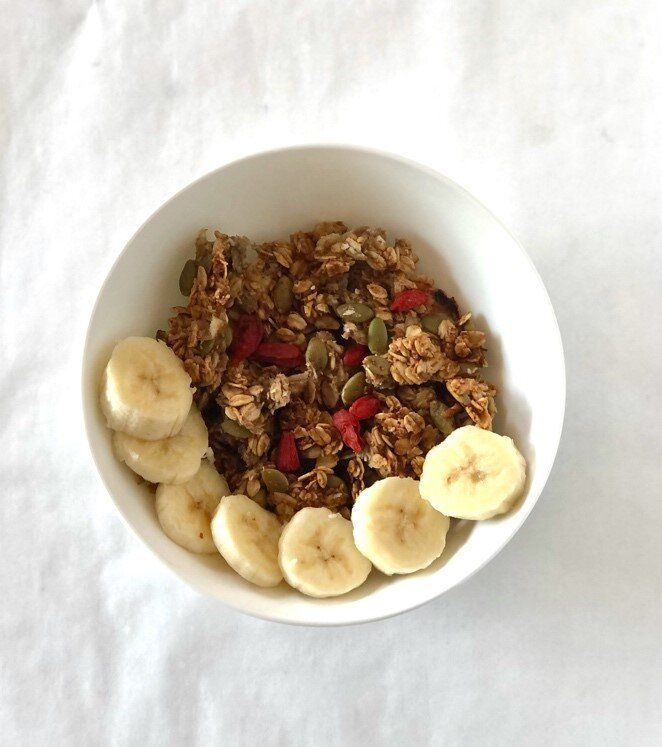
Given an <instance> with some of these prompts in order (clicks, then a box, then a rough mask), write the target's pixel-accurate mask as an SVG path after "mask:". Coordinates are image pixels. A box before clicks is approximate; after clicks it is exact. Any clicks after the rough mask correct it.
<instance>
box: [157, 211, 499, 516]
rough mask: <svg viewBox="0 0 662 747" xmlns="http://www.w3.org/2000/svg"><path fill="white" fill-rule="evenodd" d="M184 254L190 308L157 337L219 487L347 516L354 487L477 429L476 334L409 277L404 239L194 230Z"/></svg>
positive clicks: (338, 229)
mask: <svg viewBox="0 0 662 747" xmlns="http://www.w3.org/2000/svg"><path fill="white" fill-rule="evenodd" d="M195 247H196V252H195V259H191V260H189V261H188V262H187V263H186V265H185V266H184V270H183V271H182V276H181V278H180V289H181V290H182V293H184V294H185V295H188V304H187V305H186V306H179V307H176V308H175V309H174V310H173V311H174V316H173V317H172V318H171V319H170V320H169V325H168V330H167V331H159V332H158V333H157V337H159V338H161V339H164V340H165V341H166V342H167V344H168V345H169V346H170V347H171V348H172V349H173V351H174V352H175V353H176V354H177V355H178V356H179V357H180V358H181V359H182V361H183V363H184V366H185V368H186V371H187V372H188V373H189V375H190V376H191V379H192V380H193V384H194V386H195V387H196V394H195V400H196V402H197V404H198V406H199V408H200V410H201V412H202V414H203V417H204V419H205V422H206V423H207V427H208V429H209V434H210V446H211V448H212V450H213V452H214V458H215V462H216V466H217V468H218V470H219V472H221V473H222V474H224V475H225V476H226V478H227V480H228V482H229V484H230V486H231V487H232V489H233V491H235V492H238V493H243V494H246V495H248V496H249V497H251V498H253V499H254V500H256V501H258V502H260V503H261V504H262V505H265V506H266V507H268V508H270V509H271V510H273V511H274V512H275V513H276V514H277V515H278V516H279V517H280V518H281V520H283V521H286V520H288V519H289V518H291V516H292V515H293V514H294V513H296V511H298V510H299V509H301V508H303V507H304V506H326V507H328V508H330V509H332V510H334V511H339V512H341V513H342V514H344V515H345V516H349V510H350V509H351V505H352V503H353V500H354V499H355V498H356V496H357V495H358V493H359V492H360V491H361V490H362V489H363V487H365V486H366V485H370V484H371V483H372V482H374V481H375V480H377V479H379V478H381V477H388V476H394V475H395V476H413V477H418V476H419V475H420V473H421V469H422V465H423V460H424V457H425V454H426V453H427V451H428V450H429V449H431V448H432V447H433V446H434V445H436V444H437V443H439V442H440V441H442V440H443V439H444V438H445V437H446V436H447V435H448V433H450V432H451V431H452V430H453V429H454V428H457V427H459V426H460V425H463V424H464V423H466V422H469V421H473V422H474V423H475V424H477V425H478V426H480V427H481V428H486V429H491V427H492V418H493V416H494V413H495V412H496V409H495V406H494V397H495V394H496V390H495V388H494V387H493V386H492V385H491V384H488V383H486V382H485V381H483V380H482V379H481V377H480V371H481V369H482V368H483V367H485V365H486V362H485V350H486V341H485V335H484V333H483V332H480V331H478V330H476V329H474V327H473V323H472V318H471V314H468V313H466V314H463V315H462V314H460V311H459V309H458V307H457V304H456V303H455V300H454V299H453V298H451V297H449V296H447V295H446V294H445V293H444V292H443V291H441V290H439V289H435V288H434V284H433V281H432V280H431V279H430V278H428V277H426V276H424V275H421V274H418V273H417V272H416V263H417V258H416V255H415V254H414V251H413V249H412V247H411V245H410V244H409V242H408V241H406V240H404V239H398V240H396V241H395V242H393V243H390V242H389V241H388V239H387V236H386V233H385V232H384V231H383V230H381V229H375V228H369V227H365V226H364V227H360V228H357V229H354V230H353V231H350V230H349V229H348V228H347V226H346V225H345V224H344V223H342V222H340V221H333V222H325V223H320V224H318V225H317V226H315V227H314V228H313V230H312V231H307V232H304V231H299V232H297V233H295V234H292V236H290V238H289V240H288V241H272V242H267V243H263V244H254V243H252V242H251V241H249V239H247V238H245V237H243V236H226V235H224V234H222V233H220V232H219V231H216V232H214V234H213V237H209V236H208V234H207V231H206V230H202V231H200V233H199V235H198V237H197V239H196V242H195ZM274 475H275V477H274ZM269 476H270V479H266V478H267V477H269Z"/></svg>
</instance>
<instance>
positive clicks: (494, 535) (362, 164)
mask: <svg viewBox="0 0 662 747" xmlns="http://www.w3.org/2000/svg"><path fill="white" fill-rule="evenodd" d="M327 219H328V220H333V219H342V220H343V221H345V222H346V223H347V224H349V225H351V226H358V225H364V224H367V225H372V226H382V227H383V228H385V229H386V230H387V231H388V232H389V235H390V236H397V237H400V236H403V237H407V238H409V239H411V240H412V242H413V244H414V247H415V249H416V250H417V252H418V254H419V256H420V258H421V264H420V266H421V268H422V269H423V270H424V271H426V272H428V273H429V274H430V275H432V276H433V277H434V278H435V280H436V281H437V284H438V286H439V287H441V288H443V289H444V290H446V291H447V292H449V293H451V294H453V295H455V296H456V298H457V299H458V301H459V303H460V306H461V308H463V309H470V310H472V311H473V312H474V315H475V317H476V318H477V321H478V327H479V328H481V329H485V330H486V332H487V333H488V345H489V350H488V356H489V362H490V369H489V372H488V373H489V378H490V379H491V380H492V381H494V382H495V383H496V384H497V385H498V387H499V390H500V395H499V398H498V406H499V410H500V412H499V415H498V417H497V420H496V424H495V430H497V431H498V432H500V433H505V434H507V435H510V436H512V437H513V438H514V439H515V441H516V443H517V444H518V446H519V448H520V449H521V451H522V452H523V453H524V455H525V457H526V459H527V462H528V474H529V476H528V483H527V489H526V495H525V496H524V499H523V500H522V501H521V503H520V504H519V505H518V506H517V507H516V508H515V509H514V510H513V511H511V512H510V513H509V514H507V515H506V516H504V517H501V518H499V519H496V520H492V521H485V522H480V523H476V524H471V523H467V522H463V524H460V525H458V527H457V528H456V529H455V531H453V533H452V534H451V535H450V536H449V540H448V544H447V546H446V549H445V551H444V553H443V555H442V557H441V558H440V559H439V560H437V561H436V562H435V563H433V564H432V566H430V567H429V568H428V569H426V570H424V571H420V572H418V573H415V574H412V575H410V576H401V577H393V578H387V577H386V576H383V575H381V574H380V573H378V572H377V571H374V570H373V572H372V573H371V575H370V577H369V579H368V581H367V582H366V583H365V584H364V585H363V586H362V587H360V588H359V589H356V590H355V591H354V592H352V593H350V594H347V595H346V596H343V597H338V598H336V599H326V600H318V599H311V598H308V597H305V596H303V595H301V594H299V593H297V592H295V591H293V590H292V589H290V588H289V587H287V586H286V585H285V584H284V583H283V584H281V585H280V586H279V587H278V588H276V589H260V588H257V587H256V586H251V585H250V584H249V583H247V582H245V581H244V580H243V579H242V578H240V577H239V576H238V575H236V574H235V573H234V572H233V571H232V570H230V569H229V568H228V566H227V565H226V564H225V563H224V561H223V560H222V558H221V557H220V556H218V557H207V556H199V555H194V554H192V553H189V552H186V551H185V550H183V549H182V548H180V547H178V546H177V545H175V544H174V543H173V542H171V541H170V540H169V539H168V538H167V537H166V536H165V535H164V534H163V532H162V531H161V529H160V527H159V524H158V521H157V519H156V515H155V512H154V507H153V504H154V499H153V495H152V494H151V493H150V492H149V491H148V490H146V489H145V488H143V487H140V486H138V485H137V484H136V480H135V479H134V475H133V474H132V473H131V472H129V470H128V469H126V468H125V467H124V466H123V465H121V464H120V463H119V462H118V461H117V460H116V459H115V457H114V456H113V451H112V448H111V439H110V433H109V431H108V430H107V429H106V426H105V424H104V421H103V418H102V416H101V412H100V410H99V406H98V389H99V381H100V378H101V372H102V370H103V367H104V365H105V363H106V361H107V360H108V357H109V354H110V351H111V350H112V348H113V345H114V344H115V343H116V342H117V341H118V340H120V339H121V338H123V337H126V336H127V335H153V334H154V332H155V331H156V329H158V328H162V327H164V326H165V324H166V320H167V318H168V316H169V309H170V307H171V306H173V305H176V304H179V303H181V302H182V298H181V296H180V295H179V292H178V288H177V281H178V278H179V272H180V269H181V266H182V264H183V262H184V261H185V259H187V258H188V257H189V256H190V255H191V252H192V247H193V238H194V237H195V235H196V233H197V231H198V230H199V228H200V227H202V226H206V227H208V228H216V227H222V229H223V231H224V232H225V233H228V234H233V233H239V234H245V235H247V236H249V237H251V238H252V239H255V240H257V241H264V240H268V239H274V238H276V237H287V236H288V235H289V234H290V233H291V232H293V231H294V230H298V229H301V228H307V227H310V226H312V225H313V224H314V223H316V222H318V221H320V220H327ZM564 403H565V370H564V363H563V350H562V346H561V338H560V334H559V329H558V325H557V322H556V318H555V316H554V311H553V309H552V306H551V303H550V300H549V297H548V296H547V293H546V291H545V288H544V286H543V284H542V281H541V280H540V277H539V276H538V274H537V272H536V270H535V268H534V267H533V264H532V263H531V261H530V260H529V258H528V257H527V255H526V254H525V252H524V250H523V249H522V247H521V246H520V245H519V244H518V243H517V241H515V239H514V238H513V237H512V236H511V235H510V234H509V233H508V231H507V230H506V229H505V228H504V226H503V225H501V223H500V222H499V221H498V220H497V219H496V218H495V217H494V216H493V215H492V214H491V213H490V212H489V211H488V210H487V209H486V208H485V207H483V206H482V205H481V204H480V203H478V202H477V201H476V200H475V199H474V198H473V197H471V195H469V194H468V193H467V192H465V191H464V190H463V189H461V188H460V187H458V186H457V185H456V184H454V183H453V182H452V181H450V180H449V179H446V178H445V177H443V176H441V175H440V174H437V173H435V172H433V171H431V170H430V169H428V168H426V167H424V166H421V165H418V164H416V163H412V162H411V161H408V160H405V159H403V158H400V157H397V156H393V155H388V154H385V153H378V152H375V151H369V150H363V149H358V148H351V147H336V146H329V147H327V146H320V147H317V146H311V147H300V148H292V149H286V150H279V151H272V152H268V153H261V154H258V155H255V156H251V157H249V158H245V159H243V160H241V161H237V162H235V163H231V164H229V165H228V166H224V167H222V168H220V169H218V170H216V171H213V172H212V173H210V174H207V175H206V176H204V177H202V178H201V179H199V180H198V181H196V182H194V183H193V184H191V185H189V186H188V187H186V188H185V189H183V190H182V191H181V192H179V193H178V194H176V195H175V196H174V197H173V198H171V199H170V200H168V202H166V203H165V205H163V207H161V208H160V209H159V210H157V211H156V212H155V213H154V214H153V215H152V216H151V217H150V218H149V219H148V220H147V222H146V223H145V224H144V225H143V226H142V227H141V228H140V229H139V230H138V232H137V233H136V234H135V235H134V236H133V238H132V239H131V240H130V241H129V243H128V244H127V245H126V247H125V249H124V251H123V252H122V254H121V255H120V257H119V259H118V260H117V262H116V263H115V264H114V266H113V268H112V269H111V271H110V273H109V275H108V278H107V279H106V282H105V283H104V285H103V287H102V288H101V291H100V292H99V297H98V299H97V302H96V306H95V307H94V311H93V313H92V318H91V320H90V326H89V330H88V334H87V341H86V346H85V353H84V360H83V407H84V416H85V424H86V428H87V434H88V438H89V442H90V447H91V450H92V454H93V457H94V460H95V462H96V465H97V468H98V470H99V473H100V475H101V478H102V480H103V482H104V484H105V485H106V488H107V489H108V492H109V493H110V495H111V497H112V498H113V501H114V502H115V505H116V506H117V509H118V511H119V512H120V514H121V515H122V516H123V517H124V519H125V521H126V522H127V524H128V525H129V526H130V527H131V528H132V529H133V531H134V532H135V533H136V534H137V535H138V537H140V538H141V539H142V541H143V542H144V543H145V544H146V545H147V546H148V547H149V548H150V549H151V550H152V551H153V552H154V553H155V554H156V555H157V556H158V557H159V558H160V559H161V560H162V561H163V562H164V563H166V565H167V566H168V567H169V568H170V569H171V570H172V571H173V573H175V574H176V575H177V576H179V577H180V578H181V579H182V580H184V581H186V582H187V583H188V584H190V585H191V586H192V587H194V588H195V589H197V590H199V591H200V592H202V593H204V594H208V595H210V596H213V597H216V598H217V599H220V600H221V601H222V602H225V603H226V604H228V605H230V606H232V607H235V608H236V609H238V610H241V611H243V612H247V613H250V614H253V615H257V616H259V617H264V618H268V619H271V620H278V621H282V622H290V623H302V624H326V625H340V624H347V623H357V622H365V621H369V620H376V619H379V618H383V617H387V616H389V615H395V614H397V613H399V612H403V611H405V610H409V609H412V608H413V607H416V606H418V605H421V604H423V603H424V602H427V601H429V600H430V599H434V598H435V597H437V596H439V595H440V594H443V593H444V592H445V591H447V590H448V589H451V588H452V587H453V586H455V585H456V584H459V583H460V582H461V581H464V580H465V579H467V578H468V577H469V576H471V575H472V574H473V573H475V572H476V571H477V570H478V569H479V568H481V567H482V566H483V565H485V563H487V562H488V561H489V560H490V559H491V558H493V557H494V556H495V555H496V553H497V552H499V550H501V549H502V548H503V547H504V545H505V544H506V543H507V542H508V541H509V540H510V538H511V537H512V536H513V535H514V534H515V532H516V531H517V530H518V529H519V528H520V526H521V525H522V523H523V522H524V519H525V518H526V517H527V515H528V514H529V513H530V511H531V509H532V508H533V506H534V504H535V502H536V501H537V500H538V497H539V495H540V493H541V491H542V489H543V487H544V485H545V481H546V480H547V477H548V475H549V472H550V470H551V468H552V463H553V461H554V456H555V454H556V449H557V446H558V442H559V438H560V435H561V427H562V423H563V412H564Z"/></svg>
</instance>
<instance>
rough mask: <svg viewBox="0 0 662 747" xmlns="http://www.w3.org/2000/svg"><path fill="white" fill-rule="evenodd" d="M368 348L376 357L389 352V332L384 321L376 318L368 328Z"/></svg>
mask: <svg viewBox="0 0 662 747" xmlns="http://www.w3.org/2000/svg"><path fill="white" fill-rule="evenodd" d="M368 347H369V348H370V352H371V353H374V354H375V355H381V354H382V353H385V352H386V351H387V350H388V331H387V329H386V324H385V323H384V320H383V319H380V318H379V317H375V318H374V319H373V320H372V321H371V322H370V326H369V327H368Z"/></svg>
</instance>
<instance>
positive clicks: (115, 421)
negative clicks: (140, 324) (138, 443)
mask: <svg viewBox="0 0 662 747" xmlns="http://www.w3.org/2000/svg"><path fill="white" fill-rule="evenodd" d="M192 401H193V390H192V389H191V377H190V376H189V375H188V374H187V373H186V371H185V370H184V366H183V365H182V362H181V361H180V360H179V358H178V357H177V356H176V355H175V354H174V353H173V352H172V350H171V349H170V348H169V347H168V346H167V345H165V344H164V343H162V342H157V341H156V340H153V339H152V338H151V337H127V338H126V339H125V340H122V341H121V342H119V343H118V344H117V345H116V346H115V349H114V350H113V353H112V355H111V356H110V360H109V361H108V365H107V366H106V370H105V371H104V374H103V381H102V385H101V409H102V411H103V414H104V415H105V416H106V421H107V422H108V426H109V427H110V428H112V429H113V430H116V431H122V432H123V433H127V434H129V435H130V436H135V437H136V438H142V439H146V440H148V441H155V440H158V439H161V438H169V437H170V436H174V435H175V434H176V433H178V432H179V429H180V428H181V427H182V424H183V423H184V421H185V420H186V417H187V415H188V413H189V410H190V409H191V403H192Z"/></svg>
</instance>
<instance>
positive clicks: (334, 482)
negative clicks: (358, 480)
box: [326, 475, 349, 495]
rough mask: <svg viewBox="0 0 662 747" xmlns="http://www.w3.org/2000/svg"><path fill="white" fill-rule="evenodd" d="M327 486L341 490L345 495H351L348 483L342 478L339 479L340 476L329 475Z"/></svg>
mask: <svg viewBox="0 0 662 747" xmlns="http://www.w3.org/2000/svg"><path fill="white" fill-rule="evenodd" d="M326 484H327V485H328V487H330V488H340V490H342V492H343V493H344V494H345V495H349V488H348V487H347V483H346V482H345V481H344V480H343V479H342V477H338V475H329V476H328V477H327V480H326Z"/></svg>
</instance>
